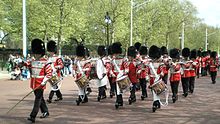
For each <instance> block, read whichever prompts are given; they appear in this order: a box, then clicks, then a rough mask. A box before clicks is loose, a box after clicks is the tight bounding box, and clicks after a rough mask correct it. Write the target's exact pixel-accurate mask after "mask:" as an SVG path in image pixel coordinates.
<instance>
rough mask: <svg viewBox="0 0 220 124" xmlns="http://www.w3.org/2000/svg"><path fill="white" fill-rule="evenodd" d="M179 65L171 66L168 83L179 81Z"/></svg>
mask: <svg viewBox="0 0 220 124" xmlns="http://www.w3.org/2000/svg"><path fill="white" fill-rule="evenodd" d="M180 79H181V74H180V64H176V65H172V67H171V68H170V82H176V81H180Z"/></svg>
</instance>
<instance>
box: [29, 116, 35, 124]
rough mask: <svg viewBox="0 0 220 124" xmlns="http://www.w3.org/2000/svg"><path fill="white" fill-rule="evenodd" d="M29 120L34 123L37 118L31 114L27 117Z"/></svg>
mask: <svg viewBox="0 0 220 124" xmlns="http://www.w3.org/2000/svg"><path fill="white" fill-rule="evenodd" d="M27 120H28V121H31V122H32V123H35V118H34V117H31V116H30V117H28V118H27Z"/></svg>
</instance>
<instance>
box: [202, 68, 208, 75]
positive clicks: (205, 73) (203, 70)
mask: <svg viewBox="0 0 220 124" xmlns="http://www.w3.org/2000/svg"><path fill="white" fill-rule="evenodd" d="M201 73H202V76H206V75H207V70H206V67H202V68H201Z"/></svg>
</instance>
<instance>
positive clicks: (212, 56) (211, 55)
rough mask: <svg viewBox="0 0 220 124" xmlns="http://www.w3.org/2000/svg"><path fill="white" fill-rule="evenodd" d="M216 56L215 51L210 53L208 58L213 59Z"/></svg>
mask: <svg viewBox="0 0 220 124" xmlns="http://www.w3.org/2000/svg"><path fill="white" fill-rule="evenodd" d="M216 56H217V52H216V51H212V52H211V54H210V57H211V58H214V59H215V58H216Z"/></svg>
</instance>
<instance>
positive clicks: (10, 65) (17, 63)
mask: <svg viewBox="0 0 220 124" xmlns="http://www.w3.org/2000/svg"><path fill="white" fill-rule="evenodd" d="M44 57H45V58H48V56H44ZM61 58H62V60H63V63H64V68H63V69H62V76H65V77H66V76H67V75H71V74H72V63H73V60H72V59H71V58H70V57H69V56H67V55H65V56H62V57H61ZM32 59H34V58H33V57H31V56H30V54H28V56H27V58H26V60H24V58H23V57H22V56H20V55H18V54H16V55H12V54H10V55H9V59H8V62H7V71H8V73H9V74H10V79H11V80H27V79H29V78H30V72H31V70H30V69H29V68H27V67H26V66H24V65H25V64H24V63H25V62H27V61H28V60H30V61H31V60H32Z"/></svg>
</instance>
